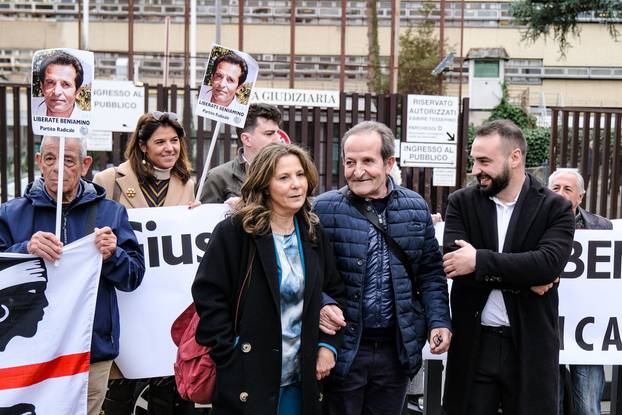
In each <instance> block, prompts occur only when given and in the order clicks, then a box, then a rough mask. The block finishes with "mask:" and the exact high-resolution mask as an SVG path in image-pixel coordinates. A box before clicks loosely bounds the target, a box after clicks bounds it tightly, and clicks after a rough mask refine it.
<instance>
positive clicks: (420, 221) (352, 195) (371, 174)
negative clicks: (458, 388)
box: [315, 121, 451, 415]
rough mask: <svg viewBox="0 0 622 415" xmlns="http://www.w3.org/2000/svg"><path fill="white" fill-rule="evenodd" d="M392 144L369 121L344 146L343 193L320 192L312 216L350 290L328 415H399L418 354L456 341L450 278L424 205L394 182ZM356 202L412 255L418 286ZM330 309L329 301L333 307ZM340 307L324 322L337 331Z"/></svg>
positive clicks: (384, 128)
mask: <svg viewBox="0 0 622 415" xmlns="http://www.w3.org/2000/svg"><path fill="white" fill-rule="evenodd" d="M394 140H395V137H394V135H393V133H392V132H391V130H390V129H389V128H388V127H387V126H386V125H384V124H381V123H378V122H374V121H365V122H362V123H360V124H358V125H356V126H354V127H353V128H352V129H350V130H349V131H348V132H346V134H345V135H344V137H343V140H342V157H343V162H344V172H345V176H346V179H347V182H348V186H347V188H346V189H342V190H340V191H330V192H327V193H324V194H322V195H320V196H319V197H318V198H317V199H316V202H315V211H316V213H317V214H318V216H319V217H320V221H321V222H322V225H323V226H324V229H325V230H326V233H327V234H328V236H329V238H330V239H331V241H332V243H333V246H334V250H335V255H336V258H337V268H338V269H339V272H340V273H341V277H342V278H343V280H344V282H345V284H346V292H347V303H346V304H347V305H346V316H345V321H346V323H347V325H346V327H345V330H346V334H345V336H344V340H343V343H342V346H341V349H340V350H339V353H338V358H337V364H336V366H335V369H334V370H333V372H332V374H331V377H330V379H329V381H328V383H327V385H326V396H327V403H328V407H329V410H330V413H331V414H335V415H336V414H363V413H365V414H366V413H369V414H396V415H397V414H401V411H402V407H403V404H404V398H405V396H406V390H407V387H408V382H409V378H412V377H413V376H415V374H416V373H417V371H418V370H419V368H420V367H421V349H422V347H423V345H424V343H425V341H426V339H428V340H429V342H430V347H431V350H432V353H443V352H445V351H446V350H447V348H448V347H449V343H450V340H451V331H450V324H451V323H450V316H449V304H448V293H447V280H446V278H445V273H444V272H443V265H442V257H441V252H440V250H439V246H438V243H437V241H436V238H435V237H434V227H433V225H432V218H431V216H430V212H429V210H428V206H427V204H426V202H425V200H424V199H423V198H422V197H421V196H419V195H418V194H417V193H415V192H413V191H411V190H408V189H405V188H403V187H400V186H398V185H396V184H395V182H394V181H393V179H392V178H391V176H390V175H389V172H390V171H391V169H392V168H393V165H394V164H395V157H394V155H393V154H394ZM353 202H354V203H357V204H362V205H363V206H364V209H366V210H367V211H370V212H374V213H375V214H376V215H377V216H378V219H379V222H380V224H381V226H383V227H384V228H385V230H386V231H387V232H388V234H389V235H390V236H391V237H392V238H393V239H394V240H395V241H396V242H397V243H398V244H399V245H400V247H401V248H402V250H403V251H405V252H406V254H407V255H408V256H409V257H410V260H411V263H412V271H413V274H414V275H416V281H415V282H414V284H413V281H411V278H410V277H409V274H408V273H407V271H406V268H405V265H404V264H403V263H402V262H400V260H399V259H398V256H397V255H396V254H395V252H394V251H392V250H391V248H390V247H389V246H388V244H387V241H386V240H385V239H384V237H383V235H382V234H381V233H380V232H379V231H378V230H376V228H375V227H374V226H373V225H372V224H371V222H370V221H369V220H368V219H367V218H366V217H365V216H363V215H362V214H361V213H360V212H359V210H357V208H356V207H355V206H353ZM327 302H329V301H328V300H327ZM327 310H329V311H330V312H331V313H332V314H333V315H338V314H339V311H338V310H337V309H336V307H335V308H334V309H333V310H330V307H324V309H323V310H322V312H321V313H322V316H321V320H322V324H323V325H324V326H327V327H328V328H332V329H339V327H338V326H339V324H338V323H339V321H338V320H339V319H338V318H334V317H333V318H332V320H331V315H330V313H329V314H327Z"/></svg>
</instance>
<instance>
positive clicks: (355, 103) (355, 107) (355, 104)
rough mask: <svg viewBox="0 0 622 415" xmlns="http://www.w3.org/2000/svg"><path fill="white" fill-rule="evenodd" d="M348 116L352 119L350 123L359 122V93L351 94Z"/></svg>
mask: <svg viewBox="0 0 622 415" xmlns="http://www.w3.org/2000/svg"><path fill="white" fill-rule="evenodd" d="M350 117H351V119H352V125H356V124H358V123H359V94H358V93H356V92H355V93H353V94H352V112H351V113H350Z"/></svg>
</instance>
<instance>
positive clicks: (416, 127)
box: [406, 95, 460, 143]
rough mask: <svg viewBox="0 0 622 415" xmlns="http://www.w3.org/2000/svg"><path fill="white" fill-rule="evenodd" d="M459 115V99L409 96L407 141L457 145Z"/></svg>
mask: <svg viewBox="0 0 622 415" xmlns="http://www.w3.org/2000/svg"><path fill="white" fill-rule="evenodd" d="M459 113H460V106H459V101H458V97H445V96H435V95H408V130H407V132H406V141H416V142H421V143H430V142H432V143H450V142H454V143H455V142H456V137H457V135H458V114H459Z"/></svg>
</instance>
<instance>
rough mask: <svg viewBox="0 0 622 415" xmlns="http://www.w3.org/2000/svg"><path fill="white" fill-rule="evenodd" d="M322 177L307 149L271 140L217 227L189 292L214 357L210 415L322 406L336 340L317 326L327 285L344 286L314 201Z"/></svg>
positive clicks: (340, 293) (313, 410)
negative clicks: (323, 384) (323, 381)
mask: <svg viewBox="0 0 622 415" xmlns="http://www.w3.org/2000/svg"><path fill="white" fill-rule="evenodd" d="M317 184H318V173H317V170H316V168H315V166H314V165H313V163H312V161H311V159H310V158H309V156H308V155H307V153H306V152H305V151H304V150H302V149H301V148H300V147H297V146H295V145H282V144H270V145H268V146H266V147H265V148H264V149H262V150H261V151H260V152H259V154H258V155H257V156H256V157H255V159H254V160H253V162H252V163H251V165H250V168H249V171H248V176H247V179H246V181H245V182H244V184H243V185H242V189H241V192H242V196H241V200H240V202H239V203H238V204H237V205H236V206H235V210H234V212H233V213H232V214H231V215H230V216H229V217H228V218H226V219H225V220H223V221H222V222H220V223H219V224H218V225H217V226H216V228H215V229H214V232H213V233H212V237H211V239H210V241H209V244H208V246H207V250H206V252H205V255H204V256H203V260H202V261H201V264H200V265H199V269H198V271H197V275H196V278H195V281H194V284H193V286H192V295H193V297H194V302H195V305H196V309H197V312H198V314H199V316H200V323H199V326H198V328H197V335H196V338H197V342H198V343H199V344H203V345H205V346H209V347H210V348H211V350H210V356H211V357H212V359H213V360H214V362H215V363H216V367H217V376H216V387H215V391H214V398H213V413H214V415H224V414H226V415H232V414H242V413H246V414H254V415H263V414H265V415H276V414H280V415H298V414H305V415H307V414H318V413H320V406H321V400H322V394H321V388H320V384H319V382H318V381H319V380H321V379H322V378H324V377H325V376H327V375H328V374H329V372H330V370H331V369H332V367H333V366H334V364H335V354H336V349H337V348H338V347H339V340H340V334H339V332H338V333H337V334H336V335H333V336H330V335H327V334H324V333H320V332H319V313H320V307H321V295H322V292H324V293H326V294H327V295H329V296H330V297H331V298H333V299H335V300H336V301H337V302H339V303H341V301H342V300H343V298H344V288H343V283H342V282H341V279H340V277H339V274H338V273H337V270H336V268H335V264H334V260H333V252H332V247H331V246H330V244H329V242H328V240H327V238H326V237H325V236H324V232H323V230H322V228H321V225H320V224H319V220H318V218H317V216H316V215H315V214H314V213H313V212H312V211H311V203H310V200H309V197H310V196H311V194H312V193H313V191H314V190H315V188H316V186H317ZM238 303H239V309H238Z"/></svg>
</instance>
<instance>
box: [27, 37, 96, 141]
mask: <svg viewBox="0 0 622 415" xmlns="http://www.w3.org/2000/svg"><path fill="white" fill-rule="evenodd" d="M93 77H94V54H93V53H92V52H87V51H84V50H76V49H45V50H39V51H37V52H35V54H34V57H33V59H32V103H31V109H32V129H33V133H34V134H39V135H51V136H56V137H60V136H63V137H82V136H86V135H87V134H88V133H89V130H90V125H91V88H92V83H93Z"/></svg>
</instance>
